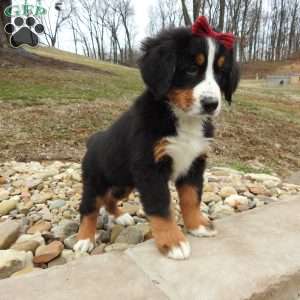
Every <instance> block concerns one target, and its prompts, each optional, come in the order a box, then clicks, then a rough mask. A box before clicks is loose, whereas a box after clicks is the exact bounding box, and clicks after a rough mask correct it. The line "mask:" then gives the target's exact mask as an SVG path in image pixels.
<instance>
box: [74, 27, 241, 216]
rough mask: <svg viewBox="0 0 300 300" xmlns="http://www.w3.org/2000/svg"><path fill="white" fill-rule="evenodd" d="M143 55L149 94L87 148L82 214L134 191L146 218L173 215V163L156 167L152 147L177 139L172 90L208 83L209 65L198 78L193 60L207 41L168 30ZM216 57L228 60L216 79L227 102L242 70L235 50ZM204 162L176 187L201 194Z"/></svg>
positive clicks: (209, 128) (208, 126) (209, 133)
mask: <svg viewBox="0 0 300 300" xmlns="http://www.w3.org/2000/svg"><path fill="white" fill-rule="evenodd" d="M142 50H143V51H144V55H143V56H142V57H141V59H140V62H139V65H140V69H141V74H142V77H143V79H144V81H145V84H146V90H145V91H144V93H143V94H142V95H141V96H140V97H138V98H137V100H136V101H135V103H134V104H133V106H132V107H131V108H130V109H129V110H128V111H127V112H125V113H124V114H123V115H122V116H121V117H120V118H119V119H118V120H117V121H116V122H115V123H114V124H113V125H112V126H111V127H110V128H108V129H107V130H106V131H104V132H99V133H96V134H95V135H93V136H92V137H91V138H90V139H89V141H88V143H87V148H88V149H87V152H86V155H85V157H84V159H83V163H82V178H83V197H82V202H81V205H80V213H81V214H82V215H86V214H89V213H91V212H93V211H94V210H95V199H96V197H97V196H103V195H104V194H105V193H107V191H109V190H112V192H113V194H114V195H115V196H116V198H121V197H122V195H123V194H124V193H125V190H126V188H127V187H135V188H136V189H137V190H138V191H139V192H140V194H141V201H142V204H143V207H144V210H145V212H146V214H148V215H157V216H162V217H167V216H169V214H170V211H169V205H170V193H169V189H168V181H169V179H170V176H171V173H172V159H171V158H170V157H166V158H164V159H163V160H161V161H160V162H159V163H156V162H155V160H154V156H153V149H154V145H155V144H156V143H157V142H158V141H159V140H160V139H161V138H163V137H166V136H174V135H176V134H177V132H176V125H177V119H176V116H175V115H174V113H173V111H172V109H171V108H170V105H169V100H168V98H167V97H166V93H167V92H168V91H169V90H170V88H171V87H177V88H193V87H194V86H196V85H197V84H198V83H199V82H200V81H201V80H203V78H204V71H205V68H206V66H205V65H204V66H202V67H199V70H198V72H197V74H196V75H195V76H191V75H190V72H189V70H191V68H192V69H193V68H194V69H195V55H196V54H197V53H199V52H200V51H201V52H203V53H206V52H207V43H206V40H205V39H203V38H199V37H194V36H193V35H192V33H191V30H190V28H179V29H172V30H169V31H164V32H162V33H160V34H159V35H158V36H157V37H155V38H149V39H147V40H146V41H145V42H144V44H143V47H142ZM218 55H224V56H225V57H226V64H225V65H224V67H223V68H222V69H218V68H217V66H215V78H216V81H217V82H218V84H219V86H220V88H221V90H222V91H223V93H224V95H225V98H226V100H227V101H229V102H231V96H232V94H233V92H234V91H235V89H236V87H237V83H238V74H239V72H238V67H237V64H236V63H235V62H234V54H233V51H230V50H226V49H225V48H224V47H223V46H222V45H219V46H218ZM202 130H203V131H204V136H206V137H213V131H214V129H213V125H212V122H211V120H210V119H209V118H208V119H207V121H206V122H205V123H204V125H203V129H202ZM204 169H205V158H204V157H201V158H198V159H196V160H195V161H194V163H193V164H192V165H191V168H190V171H189V172H188V174H186V175H185V176H184V177H181V178H179V179H178V180H177V182H176V184H177V185H181V184H184V183H189V184H191V185H194V186H196V187H197V189H198V193H199V199H200V196H201V193H202V181H203V180H202V177H203V172H204Z"/></svg>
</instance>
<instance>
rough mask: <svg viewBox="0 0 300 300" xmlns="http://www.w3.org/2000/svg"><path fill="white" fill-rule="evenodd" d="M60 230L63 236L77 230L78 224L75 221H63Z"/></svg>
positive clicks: (67, 235)
mask: <svg viewBox="0 0 300 300" xmlns="http://www.w3.org/2000/svg"><path fill="white" fill-rule="evenodd" d="M61 226H62V232H63V235H64V237H65V238H67V237H69V236H70V235H73V234H75V233H77V232H78V230H79V224H78V223H77V222H75V221H65V222H63V223H62V224H61Z"/></svg>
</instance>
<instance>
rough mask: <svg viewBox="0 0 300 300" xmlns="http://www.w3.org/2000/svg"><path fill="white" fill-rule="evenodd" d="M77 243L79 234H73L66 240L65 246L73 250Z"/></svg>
mask: <svg viewBox="0 0 300 300" xmlns="http://www.w3.org/2000/svg"><path fill="white" fill-rule="evenodd" d="M77 241H78V240H77V234H72V235H70V236H69V237H67V238H66V239H65V240H64V245H65V247H66V248H67V249H71V250H72V249H73V247H74V246H75V244H76V243H77Z"/></svg>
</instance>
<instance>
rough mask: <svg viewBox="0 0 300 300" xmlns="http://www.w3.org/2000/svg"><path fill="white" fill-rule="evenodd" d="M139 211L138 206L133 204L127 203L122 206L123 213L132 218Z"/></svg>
mask: <svg viewBox="0 0 300 300" xmlns="http://www.w3.org/2000/svg"><path fill="white" fill-rule="evenodd" d="M139 209H140V204H139V203H134V202H129V203H127V202H125V203H124V204H123V206H122V210H123V212H124V213H128V214H130V215H132V216H134V215H136V214H137V212H138V211H139Z"/></svg>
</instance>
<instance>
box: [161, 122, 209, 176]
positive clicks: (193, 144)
mask: <svg viewBox="0 0 300 300" xmlns="http://www.w3.org/2000/svg"><path fill="white" fill-rule="evenodd" d="M167 141H168V142H169V144H168V145H167V147H166V153H167V154H168V155H169V156H170V157H171V158H172V160H173V172H172V178H171V179H172V180H174V181H175V180H176V179H177V178H179V177H180V176H184V175H185V174H186V173H187V172H188V171H189V169H190V167H191V165H192V163H193V161H194V160H195V159H196V158H197V157H199V156H200V155H201V154H205V153H206V152H207V151H208V148H209V144H210V142H211V138H206V137H204V132H203V120H201V119H200V118H199V117H196V118H195V117H190V116H180V117H179V118H178V126H177V135H176V136H171V137H167Z"/></svg>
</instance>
